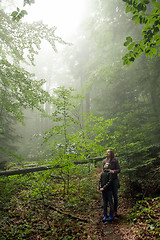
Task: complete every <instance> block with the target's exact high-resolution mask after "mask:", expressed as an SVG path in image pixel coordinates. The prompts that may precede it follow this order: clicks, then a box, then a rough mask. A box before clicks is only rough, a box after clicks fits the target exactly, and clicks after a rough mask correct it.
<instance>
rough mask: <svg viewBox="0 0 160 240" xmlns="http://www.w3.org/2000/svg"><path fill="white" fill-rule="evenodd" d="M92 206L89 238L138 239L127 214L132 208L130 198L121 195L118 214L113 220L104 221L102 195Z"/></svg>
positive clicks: (99, 239) (105, 239) (97, 239)
mask: <svg viewBox="0 0 160 240" xmlns="http://www.w3.org/2000/svg"><path fill="white" fill-rule="evenodd" d="M94 204H95V206H92V211H91V214H90V216H89V217H90V220H91V224H90V223H89V224H88V226H87V228H88V232H89V235H88V238H87V240H91V239H95V240H121V239H122V240H128V239H130V240H136V236H135V234H134V232H133V231H132V229H131V227H130V224H129V223H128V220H127V214H128V212H129V209H130V208H131V204H130V201H129V199H125V198H123V197H119V209H118V216H117V217H115V218H114V220H113V221H112V222H105V223H103V222H102V218H103V207H102V201H101V195H100V197H99V199H98V201H97V202H95V203H94Z"/></svg>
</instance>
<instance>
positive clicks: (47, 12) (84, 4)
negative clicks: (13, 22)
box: [2, 0, 160, 162]
mask: <svg viewBox="0 0 160 240" xmlns="http://www.w3.org/2000/svg"><path fill="white" fill-rule="evenodd" d="M2 7H3V8H4V9H5V12H7V13H9V12H10V13H11V12H12V11H14V10H15V9H16V7H19V8H21V9H22V8H23V4H20V3H19V1H9V2H7V1H5V0H4V1H2ZM125 8H126V7H125V4H124V2H123V1H113V0H109V1H99V0H83V1H82V0H81V1H78V0H68V1H65V0H54V1H53V0H50V1H49V0H45V1H44V0H36V1H35V3H34V4H32V5H31V6H29V5H26V6H25V7H24V9H25V10H26V11H27V12H28V15H25V16H24V17H23V18H22V19H21V20H20V22H22V23H24V24H25V23H28V24H30V26H31V28H32V25H33V24H34V22H35V21H40V23H39V24H41V23H43V24H45V25H48V27H49V28H55V31H54V32H53V35H54V39H55V48H56V51H55V49H53V47H52V45H51V44H50V40H49V41H47V40H46V39H42V40H41V44H40V47H41V49H38V50H36V51H37V54H34V65H33V64H26V63H25V62H21V63H20V65H21V66H22V67H23V68H25V69H26V70H27V71H28V72H29V73H34V74H35V76H34V79H36V80H40V79H45V83H44V84H43V86H42V88H43V89H44V90H46V91H47V92H48V93H49V94H50V95H51V96H52V97H53V98H54V97H55V100H52V102H50V103H46V102H44V103H43V102H41V103H40V105H41V107H42V109H43V110H44V112H43V113H42V112H40V111H39V110H38V109H36V108H35V107H33V109H29V108H28V107H26V108H23V106H22V109H23V113H24V124H23V125H22V123H17V122H16V124H15V125H14V129H15V134H16V136H17V137H15V139H14V141H13V142H14V147H16V153H17V154H20V155H21V156H22V158H21V159H20V160H17V161H19V162H21V161H22V162H23V161H24V159H25V162H30V161H36V162H37V161H41V160H42V159H43V160H44V159H45V160H46V161H48V160H49V159H50V157H51V156H52V155H53V149H54V148H55V145H56V144H60V143H64V139H63V138H59V137H58V133H57V135H56V134H55V133H54V134H53V135H52V134H51V130H50V129H52V128H53V127H54V126H57V125H58V126H59V125H60V122H62V121H59V122H58V120H56V121H57V122H56V121H55V119H56V118H55V116H54V117H53V114H54V113H55V111H56V108H57V106H58V105H56V104H54V103H56V97H57V96H58V93H55V92H54V91H55V90H56V89H58V88H59V87H64V88H65V89H69V88H73V89H74V93H73V94H75V95H76V94H81V95H82V96H83V97H84V99H82V98H80V99H78V98H77V99H76V101H75V102H74V104H75V105H74V106H75V107H71V108H70V110H68V114H70V115H71V116H72V117H73V116H74V118H75V121H76V120H77V119H78V120H79V121H80V122H81V125H82V126H84V120H83V119H82V113H83V114H87V115H89V114H93V115H95V116H96V117H103V118H104V121H105V120H109V119H116V120H115V125H114V126H112V127H111V128H110V130H109V132H108V133H106V135H107V136H108V134H109V135H112V136H116V141H115V138H113V139H109V140H108V143H106V142H105V141H106V139H107V137H104V139H103V140H102V141H101V143H100V144H101V145H103V146H104V148H105V147H106V144H108V145H114V146H115V148H116V147H117V149H118V150H119V151H126V150H128V151H129V150H131V149H134V150H136V149H138V148H140V147H141V146H142V145H144V144H146V145H148V144H152V143H157V142H158V141H159V136H158V135H157V134H156V132H157V128H158V127H157V128H156V127H155V128H154V127H153V126H152V121H154V122H155V123H157V122H158V120H159V110H158V104H159V90H160V87H159V70H158V68H157V67H156V66H158V63H159V57H154V58H153V59H150V58H146V57H145V56H144V55H143V54H142V55H141V56H140V57H139V58H137V59H136V60H135V62H134V63H132V64H131V65H130V66H125V65H123V60H122V57H123V56H124V55H125V54H126V53H127V51H128V50H127V48H126V47H125V46H124V42H125V41H126V37H128V36H132V38H133V39H134V41H136V40H138V41H140V40H141V39H142V36H141V31H142V25H140V24H139V25H136V24H135V23H134V22H133V21H132V20H131V17H132V16H131V14H130V13H126V11H125ZM18 24H19V23H17V26H18ZM47 37H48V39H50V38H52V36H47ZM56 37H58V38H61V39H62V40H63V41H64V43H63V42H60V41H59V40H58V41H56ZM30 41H31V40H30ZM24 47H25V46H24ZM151 69H152V70H151ZM152 82H154V85H153V84H152ZM63 93H64V92H63ZM59 97H60V96H59ZM68 98H69V97H68ZM57 99H58V97H57ZM59 99H60V98H59ZM70 99H71V100H72V97H71V96H70ZM54 101H55V102H54ZM59 101H60V100H59ZM72 103H73V100H72ZM69 104H70V103H69ZM69 106H71V105H69ZM149 112H150V114H148V113H149ZM56 117H57V116H56ZM73 125H74V124H73V123H72V124H71V125H69V127H68V133H72V132H74V131H75V129H76V126H73ZM154 126H155V125H154ZM139 127H140V128H141V133H138V132H137V128H139ZM79 128H80V127H78V129H79ZM148 128H149V130H148ZM52 130H53V129H52ZM47 131H49V134H51V139H52V140H53V141H54V140H55V141H56V143H54V144H53V142H52V144H50V145H49V144H48V145H47V146H46V145H45V144H46V143H44V142H45V136H46V135H47V134H48V132H47ZM44 133H46V134H44ZM116 134H117V135H116ZM47 136H48V135H47ZM124 136H125V137H124ZM119 142H121V144H119ZM126 142H127V143H126ZM51 149H52V150H51ZM55 149H56V148H55ZM98 154H100V152H99V153H98ZM48 156H49V157H48Z"/></svg>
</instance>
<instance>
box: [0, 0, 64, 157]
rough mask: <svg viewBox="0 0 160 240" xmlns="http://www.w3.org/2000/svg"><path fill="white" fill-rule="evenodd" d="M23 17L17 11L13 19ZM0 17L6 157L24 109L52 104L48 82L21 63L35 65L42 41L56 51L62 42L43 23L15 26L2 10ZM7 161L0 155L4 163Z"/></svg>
mask: <svg viewBox="0 0 160 240" xmlns="http://www.w3.org/2000/svg"><path fill="white" fill-rule="evenodd" d="M30 2H31V1H30ZM20 14H21V15H23V14H25V11H22V12H20V10H19V9H17V12H14V13H13V14H12V17H13V18H17V19H19V15H20ZM0 15H1V17H0V25H1V29H0V39H1V41H0V50H1V60H0V115H1V116H0V119H1V121H0V140H1V144H2V146H1V150H2V149H5V152H6V153H7V151H9V152H11V150H13V148H14V147H12V144H11V143H12V141H13V139H14V137H13V136H14V135H13V133H12V132H13V123H14V120H15V119H16V120H18V121H20V122H21V123H23V112H22V109H24V108H31V109H34V108H37V109H38V110H41V111H42V104H44V103H46V102H47V101H49V100H50V96H49V94H48V93H47V92H46V91H44V90H43V88H42V87H43V84H44V82H45V81H44V80H42V79H41V80H37V79H36V77H35V75H34V74H31V73H29V72H28V71H26V70H25V69H24V68H23V67H22V62H23V63H27V59H28V60H29V63H31V64H33V65H34V56H35V54H37V53H38V51H39V50H40V47H41V41H42V39H45V40H47V41H48V42H49V43H50V44H51V46H52V47H53V49H54V50H55V51H56V47H55V42H61V43H62V42H63V41H62V39H61V38H58V37H56V36H55V33H54V32H55V28H50V29H49V28H48V27H47V26H46V25H44V24H42V23H34V24H32V25H30V24H25V23H18V24H16V23H15V22H13V21H12V20H11V18H10V17H9V16H8V15H7V14H5V12H4V11H3V10H2V9H1V10H0ZM63 43H64V42H63ZM10 130H11V131H10ZM9 148H11V149H9ZM8 155H9V154H8ZM6 157H7V155H6V156H5V154H4V151H3V153H2V151H1V161H4V160H6ZM4 158H5V159H4Z"/></svg>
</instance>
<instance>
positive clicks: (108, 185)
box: [99, 169, 113, 191]
mask: <svg viewBox="0 0 160 240" xmlns="http://www.w3.org/2000/svg"><path fill="white" fill-rule="evenodd" d="M112 182H113V174H112V173H110V169H104V170H103V172H102V174H101V176H100V180H99V189H100V188H103V189H104V190H108V191H111V190H112Z"/></svg>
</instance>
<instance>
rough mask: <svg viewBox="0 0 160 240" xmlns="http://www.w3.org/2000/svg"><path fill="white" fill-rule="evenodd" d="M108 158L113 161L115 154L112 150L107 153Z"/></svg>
mask: <svg viewBox="0 0 160 240" xmlns="http://www.w3.org/2000/svg"><path fill="white" fill-rule="evenodd" d="M106 156H107V158H110V159H113V158H114V152H113V151H112V150H111V149H108V150H107V152H106Z"/></svg>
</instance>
